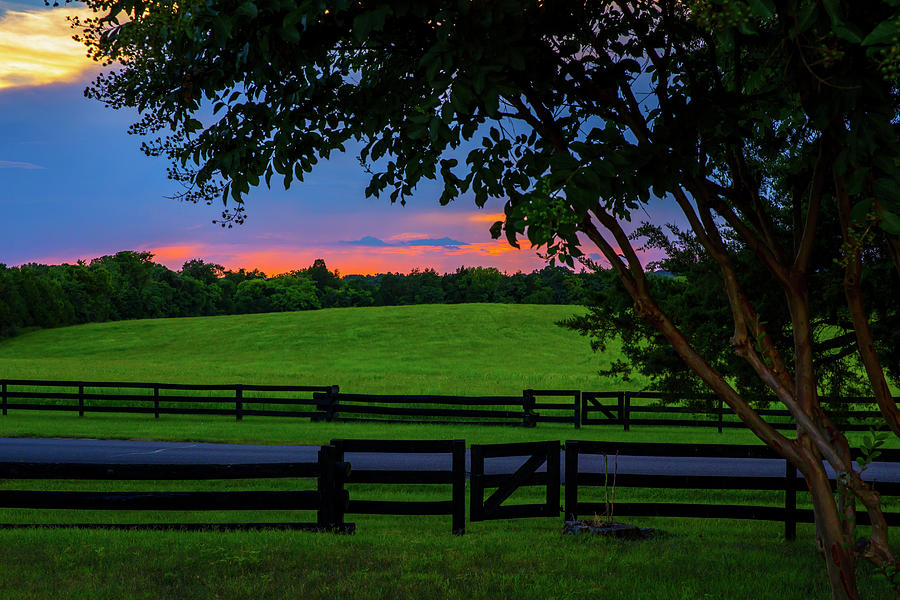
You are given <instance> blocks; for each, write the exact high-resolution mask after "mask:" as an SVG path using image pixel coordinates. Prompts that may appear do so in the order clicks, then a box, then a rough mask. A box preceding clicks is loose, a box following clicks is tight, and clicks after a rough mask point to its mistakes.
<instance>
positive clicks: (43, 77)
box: [0, 7, 98, 90]
mask: <svg viewBox="0 0 900 600" xmlns="http://www.w3.org/2000/svg"><path fill="white" fill-rule="evenodd" d="M92 15H93V12H91V10H90V9H88V8H73V7H65V8H60V9H55V10H47V9H30V10H9V11H7V12H6V13H5V14H3V15H2V16H0V56H2V57H3V58H2V60H0V90H2V89H5V88H13V87H26V86H37V85H46V84H50V83H65V82H72V81H76V80H78V79H81V78H82V77H83V76H84V75H86V74H87V73H89V72H91V71H93V70H95V69H97V68H98V64H97V63H95V62H94V61H92V60H91V59H89V58H87V56H85V48H84V46H82V45H81V44H80V43H79V42H76V41H74V40H72V34H73V33H74V32H73V30H72V29H71V27H70V25H69V22H68V21H66V17H67V16H79V17H81V18H82V19H84V18H86V17H89V16H92Z"/></svg>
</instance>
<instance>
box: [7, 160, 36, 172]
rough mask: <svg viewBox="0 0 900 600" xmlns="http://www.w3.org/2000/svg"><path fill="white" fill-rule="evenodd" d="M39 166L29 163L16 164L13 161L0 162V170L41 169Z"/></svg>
mask: <svg viewBox="0 0 900 600" xmlns="http://www.w3.org/2000/svg"><path fill="white" fill-rule="evenodd" d="M43 168H45V167H42V166H41V165H36V164H34V163H30V162H17V161H14V160H0V169H26V170H29V171H30V170H34V169H43Z"/></svg>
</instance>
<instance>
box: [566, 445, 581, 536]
mask: <svg viewBox="0 0 900 600" xmlns="http://www.w3.org/2000/svg"><path fill="white" fill-rule="evenodd" d="M563 512H564V513H565V520H566V521H574V520H575V519H577V518H578V442H577V441H574V440H566V506H565V509H564V511H563Z"/></svg>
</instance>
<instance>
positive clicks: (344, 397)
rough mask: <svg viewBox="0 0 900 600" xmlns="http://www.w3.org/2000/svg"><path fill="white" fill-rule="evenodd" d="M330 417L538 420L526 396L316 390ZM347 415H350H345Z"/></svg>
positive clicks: (415, 420) (520, 422) (499, 422)
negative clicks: (348, 392)
mask: <svg viewBox="0 0 900 600" xmlns="http://www.w3.org/2000/svg"><path fill="white" fill-rule="evenodd" d="M313 397H314V398H315V399H316V401H318V402H319V403H320V406H321V409H320V410H323V411H325V412H327V413H328V415H329V416H328V419H329V420H335V421H362V422H379V423H433V424H459V423H472V422H477V423H479V424H492V425H524V426H533V425H534V423H535V420H534V416H533V414H532V413H533V410H531V409H530V408H528V407H527V405H526V399H525V396H524V395H522V396H434V395H393V394H342V393H337V394H333V395H331V396H330V397H329V396H328V395H327V394H325V393H317V394H313ZM344 415H348V416H344Z"/></svg>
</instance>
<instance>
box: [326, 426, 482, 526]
mask: <svg viewBox="0 0 900 600" xmlns="http://www.w3.org/2000/svg"><path fill="white" fill-rule="evenodd" d="M331 444H332V445H333V446H334V447H335V448H336V452H337V454H336V456H337V459H338V460H341V461H342V460H344V458H345V455H346V453H367V454H368V453H375V454H386V453H391V454H434V455H443V456H444V457H445V459H446V458H449V463H450V464H449V468H443V469H430V470H406V469H384V468H379V469H359V468H358V469H353V470H352V471H351V472H350V476H349V478H348V479H347V484H348V485H350V484H382V485H402V486H409V485H417V484H449V485H450V486H451V489H450V499H449V500H437V501H434V500H431V501H408V500H404V501H386V500H372V499H358V498H356V497H353V498H352V499H351V500H350V504H349V506H348V507H347V510H346V512H348V513H354V514H366V515H450V516H451V519H452V523H451V527H452V531H453V533H454V534H455V535H463V534H464V533H465V532H466V442H465V440H446V441H445V440H436V441H435V440H344V439H338V440H331ZM444 462H448V461H446V460H445V461H444Z"/></svg>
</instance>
